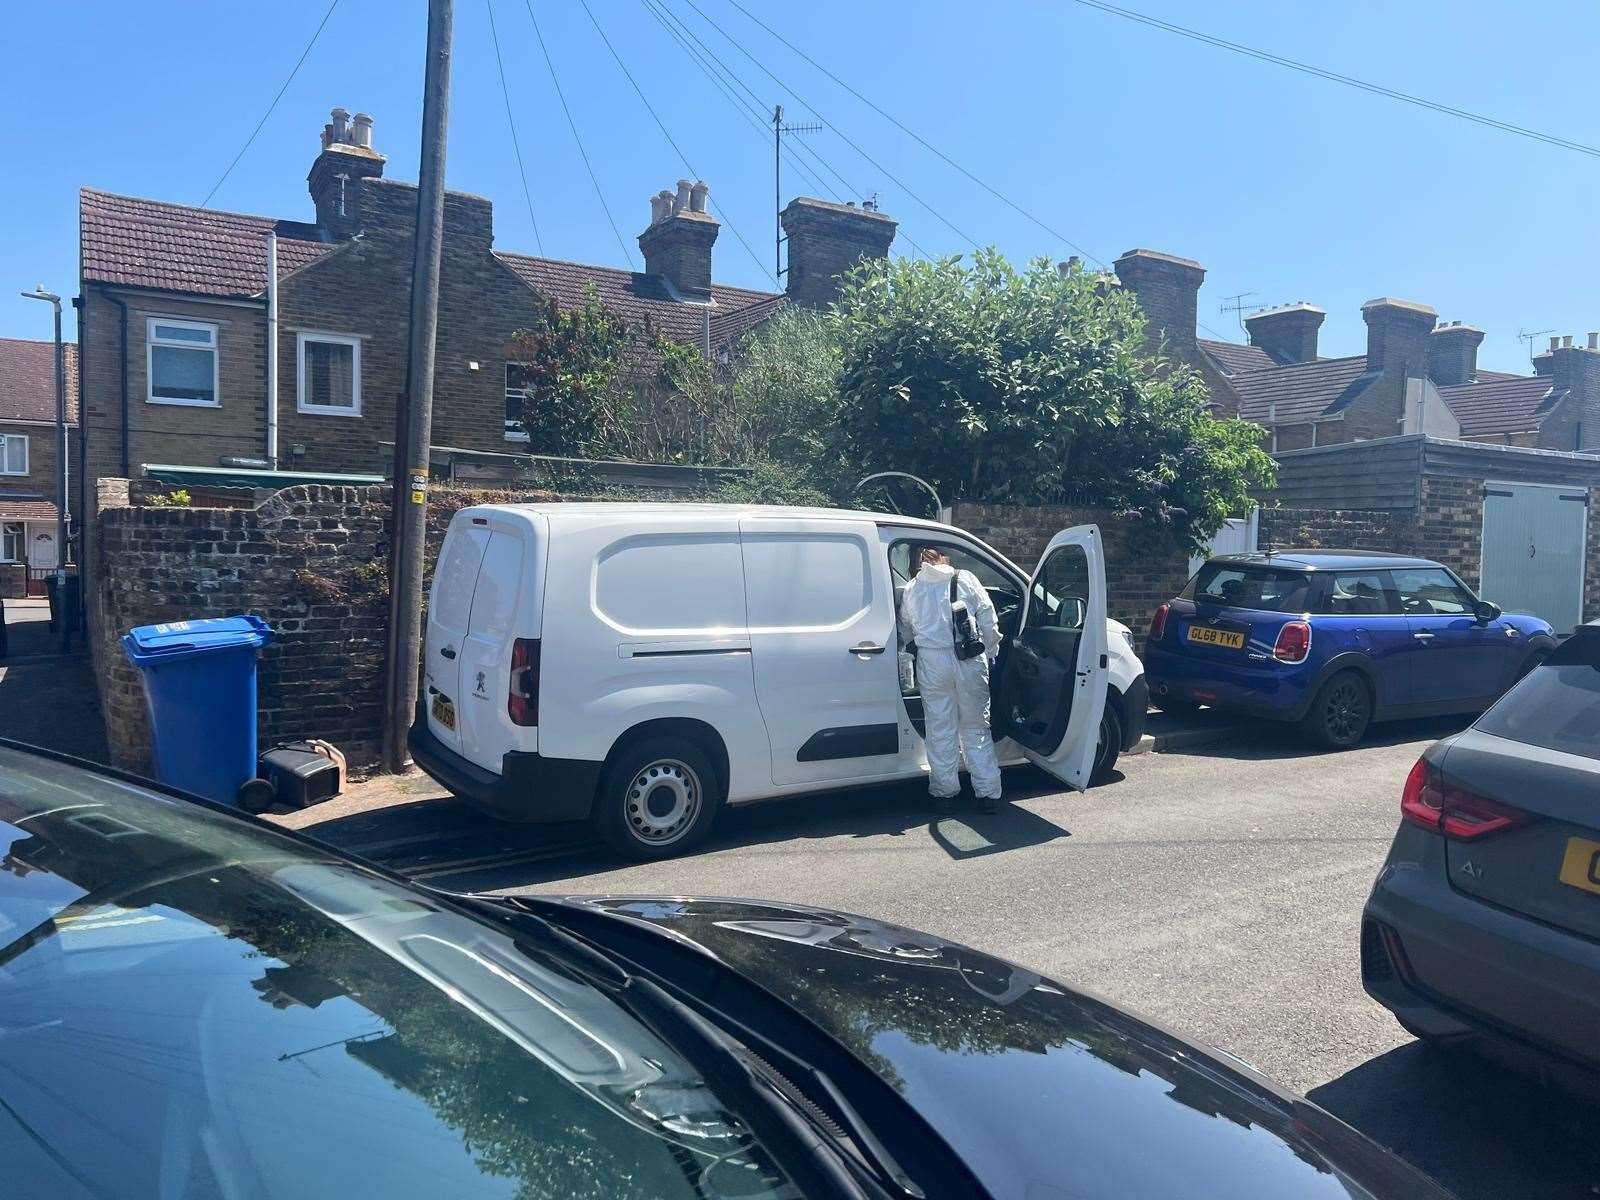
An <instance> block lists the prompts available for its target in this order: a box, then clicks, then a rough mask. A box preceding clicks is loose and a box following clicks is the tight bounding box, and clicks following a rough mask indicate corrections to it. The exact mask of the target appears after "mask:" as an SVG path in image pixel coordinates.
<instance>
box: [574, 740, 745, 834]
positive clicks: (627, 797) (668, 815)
mask: <svg viewBox="0 0 1600 1200" xmlns="http://www.w3.org/2000/svg"><path fill="white" fill-rule="evenodd" d="M721 805H722V781H721V780H720V779H719V778H718V777H717V772H716V768H715V767H713V766H712V764H711V760H710V759H709V758H708V757H706V754H705V752H704V751H703V750H701V749H700V748H699V747H698V746H696V745H695V744H694V743H693V742H689V741H683V740H681V739H679V738H650V739H648V740H646V741H642V742H639V743H637V744H636V745H633V746H629V747H627V748H626V749H624V750H623V751H622V752H621V753H620V754H619V755H618V756H617V757H616V759H615V761H613V762H612V763H611V765H610V766H609V767H608V768H607V769H606V772H605V774H604V775H603V776H602V778H601V781H600V792H599V795H597V796H596V797H595V806H594V815H593V821H594V826H595V830H596V832H598V833H599V835H600V836H601V838H603V839H604V840H605V842H606V844H607V845H608V846H610V847H611V848H612V849H613V850H615V851H616V852H617V853H618V854H621V855H623V856H625V857H627V858H633V859H640V860H650V859H660V858H670V857H672V856H673V855H675V854H682V853H683V852H684V851H685V850H688V849H691V848H692V847H694V846H696V845H698V844H699V843H700V842H702V841H704V840H705V836H706V834H707V833H709V832H710V830H711V823H712V821H714V820H715V819H716V815H717V809H718V808H719V807H721Z"/></svg>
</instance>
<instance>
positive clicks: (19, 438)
mask: <svg viewBox="0 0 1600 1200" xmlns="http://www.w3.org/2000/svg"><path fill="white" fill-rule="evenodd" d="M7 442H21V443H22V470H20V471H8V470H6V469H5V461H6V453H7V451H6V443H7ZM28 455H29V449H28V435H27V434H25V433H0V475H26V474H27V473H28V468H29V467H30V466H31V465H32V460H31V459H30V458H29V457H28Z"/></svg>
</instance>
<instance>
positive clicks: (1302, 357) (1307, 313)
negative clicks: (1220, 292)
mask: <svg viewBox="0 0 1600 1200" xmlns="http://www.w3.org/2000/svg"><path fill="white" fill-rule="evenodd" d="M1327 316H1328V314H1327V313H1326V312H1325V311H1323V310H1322V309H1320V308H1318V307H1317V306H1316V305H1314V304H1306V303H1305V302H1304V301H1302V302H1300V303H1298V304H1285V305H1282V306H1281V307H1278V308H1269V309H1267V310H1265V311H1264V312H1258V313H1256V314H1255V315H1254V316H1251V317H1246V318H1245V322H1244V327H1245V329H1246V330H1248V331H1249V334H1250V344H1251V345H1252V346H1259V347H1260V348H1261V349H1262V350H1265V351H1266V352H1267V357H1269V358H1270V359H1272V361H1273V362H1275V363H1304V362H1315V361H1316V357H1317V330H1318V329H1320V328H1321V327H1322V322H1323V321H1324V320H1326V319H1327Z"/></svg>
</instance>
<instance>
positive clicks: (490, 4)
mask: <svg viewBox="0 0 1600 1200" xmlns="http://www.w3.org/2000/svg"><path fill="white" fill-rule="evenodd" d="M483 7H484V8H486V9H487V10H488V11H489V36H490V37H491V38H493V39H494V65H495V66H496V67H498V68H499V70H500V95H501V96H502V97H504V99H505V102H506V124H507V125H509V126H510V127H511V148H512V149H513V150H515V151H516V152H517V174H518V175H520V176H521V177H522V198H523V199H524V200H526V201H527V202H528V220H529V221H530V222H531V223H532V224H533V244H534V245H535V246H537V247H538V248H539V254H540V255H541V256H543V254H544V239H543V238H541V237H540V236H539V218H538V217H536V216H534V215H533V193H532V192H530V191H529V190H528V169H527V168H526V167H524V166H523V165H522V142H521V140H520V139H519V138H518V137H517V119H516V117H514V116H512V115H511V90H510V89H509V88H507V87H506V64H505V62H504V61H503V60H502V59H501V57H500V32H499V30H497V29H496V28H495V27H494V0H483Z"/></svg>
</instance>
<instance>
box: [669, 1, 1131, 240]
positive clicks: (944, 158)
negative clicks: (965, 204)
mask: <svg viewBox="0 0 1600 1200" xmlns="http://www.w3.org/2000/svg"><path fill="white" fill-rule="evenodd" d="M685 3H687V4H688V5H689V7H690V8H693V9H694V10H695V12H698V13H700V15H701V17H702V18H704V19H705V20H706V21H707V23H708V24H710V25H711V26H712V27H713V28H717V30H718V32H719V33H721V32H722V31H721V29H720V28H718V27H717V25H716V23H715V22H714V21H712V20H711V18H709V17H706V15H705V13H703V12H700V9H699V7H698V6H697V5H696V4H695V2H694V0H685ZM728 3H729V4H731V5H733V7H734V8H736V9H738V10H739V11H740V12H742V13H743V14H744V15H745V16H746V17H747V18H748V19H749V20H751V21H753V22H755V23H756V24H757V25H759V26H760V27H761V28H762V29H764V30H766V31H767V33H768V34H770V35H771V36H772V37H774V38H776V39H777V40H778V41H779V42H781V43H782V44H783V45H785V46H787V47H788V48H789V49H790V50H791V51H793V52H794V53H795V54H797V55H799V56H800V57H801V58H802V59H804V60H805V61H806V62H808V63H810V64H811V65H812V66H813V67H815V68H816V69H817V70H818V71H821V72H822V73H823V74H824V75H826V76H827V77H828V78H829V79H831V80H833V82H834V83H836V84H838V85H839V86H840V87H842V88H843V89H844V90H845V91H847V92H849V93H850V94H851V95H852V96H854V97H855V98H856V99H857V100H859V101H861V103H863V104H865V105H866V106H867V107H868V108H870V109H871V110H872V111H873V112H875V113H877V114H878V115H879V116H880V117H882V118H883V119H884V120H885V121H888V122H889V123H890V124H891V125H893V126H894V127H895V128H896V129H898V130H899V131H900V132H901V133H903V134H905V135H906V136H907V137H909V138H911V140H912V141H914V142H916V143H917V144H918V145H919V146H921V147H922V148H923V149H924V150H927V151H928V152H929V153H930V154H933V155H934V156H935V157H937V158H938V159H939V160H940V161H941V162H943V163H944V164H945V165H946V166H949V167H951V168H953V169H954V170H956V171H959V172H960V173H961V174H962V175H964V176H966V177H967V178H968V179H970V180H971V181H972V182H973V183H975V184H977V185H978V186H979V187H981V188H982V189H983V190H984V191H986V192H988V193H989V194H990V195H991V196H993V197H994V198H995V199H996V200H998V201H1000V202H1001V203H1002V204H1004V205H1005V206H1006V207H1007V208H1010V209H1011V210H1012V211H1014V212H1016V213H1019V214H1020V215H1022V216H1023V217H1026V218H1027V219H1028V220H1029V221H1032V222H1033V223H1034V224H1035V225H1037V226H1038V227H1039V228H1040V229H1042V230H1044V231H1045V232H1046V233H1048V234H1049V235H1050V236H1051V237H1053V238H1055V239H1056V240H1058V241H1060V242H1062V243H1064V244H1065V245H1067V246H1069V247H1070V248H1072V249H1073V250H1076V251H1077V252H1078V253H1079V254H1081V255H1082V256H1083V257H1084V258H1087V259H1089V260H1090V261H1091V262H1093V263H1096V264H1098V265H1099V266H1101V267H1104V266H1105V265H1106V264H1105V262H1104V261H1103V260H1102V259H1100V258H1099V257H1098V256H1097V255H1094V254H1091V253H1090V252H1089V251H1087V250H1085V249H1084V248H1083V247H1082V246H1080V245H1078V243H1077V242H1074V241H1073V240H1072V239H1071V238H1069V237H1068V236H1067V235H1066V234H1064V233H1062V232H1061V231H1060V230H1058V229H1053V228H1051V227H1050V226H1049V225H1047V224H1045V223H1044V222H1043V221H1042V220H1040V219H1039V218H1038V217H1036V216H1034V215H1033V214H1032V213H1031V212H1029V211H1028V210H1027V209H1025V208H1023V207H1022V206H1021V205H1020V204H1018V203H1017V202H1016V201H1015V200H1012V199H1011V198H1010V197H1008V196H1006V195H1004V194H1003V193H1001V192H1000V191H998V190H997V189H995V188H994V187H992V186H990V185H989V184H987V183H985V182H984V181H983V180H982V179H979V178H978V177H977V176H976V175H974V174H973V173H972V172H971V171H969V170H967V169H966V168H965V167H963V166H962V165H961V164H960V163H958V162H956V161H955V159H953V158H951V157H950V156H949V155H948V154H946V153H945V152H944V151H942V150H940V149H939V148H938V147H937V146H935V145H933V144H932V143H931V142H929V141H928V140H927V139H926V138H924V137H923V136H922V135H921V134H919V133H917V132H916V131H915V130H913V129H910V128H909V127H907V126H906V125H905V124H903V123H902V122H901V121H899V120H898V119H897V118H896V117H894V116H893V115H892V114H890V113H888V112H885V111H884V110H883V109H882V108H880V107H878V105H877V104H875V103H873V102H872V101H871V100H869V99H868V98H867V97H866V96H864V95H862V94H861V93H860V92H858V91H856V89H855V88H853V87H851V86H850V85H849V84H848V83H846V82H845V81H844V80H843V79H840V78H839V77H838V76H837V75H835V74H834V73H833V72H832V71H830V70H828V68H827V67H825V66H823V65H822V64H821V63H819V62H818V61H817V60H816V59H814V58H812V57H811V56H810V55H809V54H807V53H806V52H805V51H804V50H802V49H800V47H799V46H796V45H795V44H794V43H793V42H791V41H790V40H789V39H788V38H786V37H784V36H783V34H781V33H779V32H778V31H777V30H776V29H774V28H772V26H770V25H768V24H767V23H766V22H765V21H763V20H762V19H761V18H760V17H758V16H756V15H755V14H754V13H753V12H751V11H750V10H749V9H748V8H746V7H745V6H744V5H743V4H740V3H739V0H728ZM722 36H723V37H728V35H727V34H726V33H723V34H722ZM729 40H730V41H732V40H733V39H732V38H729ZM734 44H735V45H738V43H737V42H735V43H734ZM741 49H742V47H741ZM746 53H747V54H748V52H746ZM751 61H755V60H754V58H752V59H751ZM756 65H757V66H760V64H759V63H757V64H756ZM762 69H763V70H765V68H764V67H763V68H762ZM769 74H770V72H769ZM802 103H804V102H803V101H802ZM807 107H809V105H808V106H807ZM813 111H814V110H813ZM840 136H841V137H842V136H843V135H842V134H841V135H840ZM846 140H848V139H846ZM891 178H892V177H891ZM940 219H941V220H943V218H942V217H941V218H940ZM945 223H946V224H949V222H945ZM967 240H968V241H971V239H970V238H968V239H967Z"/></svg>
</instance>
